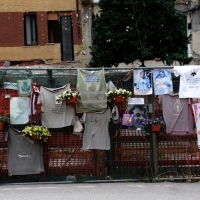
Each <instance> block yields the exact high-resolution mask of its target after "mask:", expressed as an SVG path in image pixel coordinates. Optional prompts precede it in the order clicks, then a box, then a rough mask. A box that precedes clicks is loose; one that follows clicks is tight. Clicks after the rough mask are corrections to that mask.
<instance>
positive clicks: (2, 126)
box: [0, 122, 4, 131]
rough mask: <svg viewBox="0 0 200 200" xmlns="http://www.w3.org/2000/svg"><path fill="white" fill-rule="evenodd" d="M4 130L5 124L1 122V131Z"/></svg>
mask: <svg viewBox="0 0 200 200" xmlns="http://www.w3.org/2000/svg"><path fill="white" fill-rule="evenodd" d="M3 128H4V122H0V131H2V130H3Z"/></svg>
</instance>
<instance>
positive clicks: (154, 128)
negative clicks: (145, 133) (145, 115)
mask: <svg viewBox="0 0 200 200" xmlns="http://www.w3.org/2000/svg"><path fill="white" fill-rule="evenodd" d="M160 129H161V124H152V125H151V131H152V132H160Z"/></svg>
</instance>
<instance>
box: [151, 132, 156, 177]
mask: <svg viewBox="0 0 200 200" xmlns="http://www.w3.org/2000/svg"><path fill="white" fill-rule="evenodd" d="M150 136H151V157H152V165H153V174H154V176H155V175H156V174H157V173H158V148H157V146H158V145H157V144H158V143H157V133H154V132H151V134H150Z"/></svg>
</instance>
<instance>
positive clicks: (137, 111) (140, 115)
mask: <svg viewBox="0 0 200 200" xmlns="http://www.w3.org/2000/svg"><path fill="white" fill-rule="evenodd" d="M128 113H129V114H133V115H134V123H133V126H130V127H128V129H130V130H141V127H140V122H141V120H143V119H145V118H146V117H147V116H148V113H149V112H148V107H147V106H146V105H144V104H128Z"/></svg>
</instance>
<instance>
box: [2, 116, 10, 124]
mask: <svg viewBox="0 0 200 200" xmlns="http://www.w3.org/2000/svg"><path fill="white" fill-rule="evenodd" d="M0 122H4V123H5V124H8V123H9V122H10V119H9V118H8V117H6V116H4V115H2V116H0Z"/></svg>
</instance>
